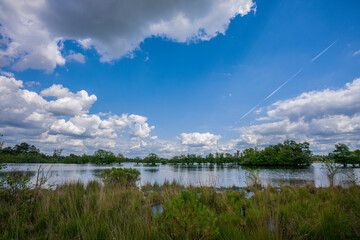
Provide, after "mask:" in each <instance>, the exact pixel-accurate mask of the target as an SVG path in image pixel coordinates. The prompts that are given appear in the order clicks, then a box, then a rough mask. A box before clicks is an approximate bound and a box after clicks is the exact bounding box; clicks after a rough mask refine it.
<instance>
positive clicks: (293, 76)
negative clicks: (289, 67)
mask: <svg viewBox="0 0 360 240" xmlns="http://www.w3.org/2000/svg"><path fill="white" fill-rule="evenodd" d="M301 71H302V69H300V70H299V71H298V72H297V73H295V74H294V75H292V76H291V77H290V78H288V79H287V80H286V81H285V82H284V83H283V84H281V85H280V87H278V88H277V89H275V90H274V91H273V92H272V93H270V94H269V95H268V96H267V97H266V98H264V100H262V101H261V102H259V103H258V104H256V105H255V107H253V108H252V109H250V111H248V112H247V113H245V114H244V115H243V116H242V117H241V118H240V119H239V121H240V120H241V119H243V118H244V117H246V116H247V115H249V114H250V113H252V112H253V111H254V110H255V109H256V108H257V107H258V106H259V105H260V104H262V103H263V102H265V101H266V100H268V99H269V98H270V97H271V96H272V95H274V94H275V93H276V92H277V91H279V90H280V89H281V88H282V87H283V86H285V84H287V83H288V82H289V81H290V80H291V79H293V78H295V77H296V76H297V75H299V73H301ZM237 122H238V121H236V122H235V124H237Z"/></svg>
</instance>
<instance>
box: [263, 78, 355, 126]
mask: <svg viewBox="0 0 360 240" xmlns="http://www.w3.org/2000/svg"><path fill="white" fill-rule="evenodd" d="M273 107H274V109H272V110H269V111H268V112H267V115H268V117H269V118H271V119H283V118H289V119H290V120H297V119H300V118H304V119H305V120H311V119H313V118H319V117H325V116H328V115H341V114H343V115H346V116H352V115H354V114H355V113H357V112H359V109H360V79H355V80H354V81H353V82H352V83H347V84H346V86H345V88H342V89H338V90H330V89H325V90H323V91H312V92H308V93H303V94H301V95H300V96H298V97H296V98H293V99H288V100H285V101H278V102H276V103H274V104H273Z"/></svg>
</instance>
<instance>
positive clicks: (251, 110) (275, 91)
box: [234, 40, 337, 125]
mask: <svg viewBox="0 0 360 240" xmlns="http://www.w3.org/2000/svg"><path fill="white" fill-rule="evenodd" d="M336 42H337V40H336V41H335V42H333V43H332V44H330V46H328V47H327V48H326V49H325V50H323V51H322V52H321V53H319V54H318V55H316V56H315V57H314V58H313V59H311V62H314V61H315V60H316V59H318V58H319V57H320V56H321V55H323V54H324V53H325V52H326V51H327V50H329V48H331V47H332V46H333V45H334V44H335V43H336ZM301 72H302V69H300V70H299V71H298V72H297V73H295V74H294V75H292V76H291V77H290V78H288V79H287V80H286V81H285V82H284V83H283V84H281V85H280V86H279V87H278V88H277V89H275V90H274V91H273V92H272V93H270V94H269V95H268V96H267V97H266V98H264V100H262V101H261V102H259V103H258V104H256V106H255V107H253V108H252V109H250V111H248V112H247V113H245V114H244V115H243V116H242V117H241V118H240V119H239V120H238V121H236V122H235V123H234V125H235V124H237V123H238V122H239V121H240V120H241V119H243V118H244V117H246V116H247V115H249V114H250V113H252V112H253V111H254V110H255V109H256V108H257V107H258V106H259V105H261V104H262V103H263V102H265V101H266V100H268V99H269V98H270V97H271V96H273V95H274V94H275V93H277V92H278V91H279V90H280V89H281V88H282V87H284V86H285V85H286V84H287V83H288V82H289V81H290V80H291V79H293V78H295V77H296V76H297V75H299V73H301Z"/></svg>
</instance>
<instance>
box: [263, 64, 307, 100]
mask: <svg viewBox="0 0 360 240" xmlns="http://www.w3.org/2000/svg"><path fill="white" fill-rule="evenodd" d="M301 71H302V69H300V70H299V71H298V72H297V73H295V74H294V75H292V76H291V77H290V78H289V79H288V80H286V81H285V82H284V83H283V84H281V85H280V87H278V88H277V89H276V90H275V91H273V92H272V93H270V95H269V96H267V97H266V98H265V99H264V100H263V102H264V101H266V100H268V99H269V98H270V97H271V96H272V95H274V94H275V93H276V92H277V91H279V90H280V89H281V88H282V87H283V86H285V84H287V83H288V82H289V81H290V80H291V79H293V78H295V77H296V76H297V75H298V74H299V73H301Z"/></svg>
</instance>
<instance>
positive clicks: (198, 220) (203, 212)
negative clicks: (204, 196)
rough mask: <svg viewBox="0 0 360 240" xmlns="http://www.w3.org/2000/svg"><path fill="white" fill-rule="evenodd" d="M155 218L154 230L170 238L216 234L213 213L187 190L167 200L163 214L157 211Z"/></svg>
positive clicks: (196, 237) (195, 237) (204, 237)
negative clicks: (157, 224)
mask: <svg viewBox="0 0 360 240" xmlns="http://www.w3.org/2000/svg"><path fill="white" fill-rule="evenodd" d="M156 220H157V221H158V223H159V227H158V228H156V230H159V231H160V232H161V233H162V234H164V235H166V236H169V237H170V238H171V239H207V238H213V237H215V236H216V235H217V234H218V228H217V226H216V221H217V217H216V215H215V213H214V212H212V211H211V210H210V209H209V208H208V207H206V206H205V205H203V204H202V203H201V202H200V201H199V199H197V198H196V197H195V194H194V193H192V192H189V191H187V190H182V192H181V195H180V196H179V197H177V198H174V199H172V200H170V201H167V202H166V204H165V208H164V214H160V213H159V214H158V216H156Z"/></svg>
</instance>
